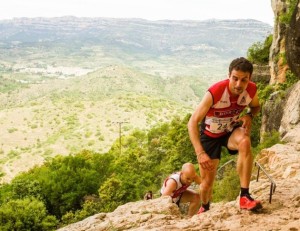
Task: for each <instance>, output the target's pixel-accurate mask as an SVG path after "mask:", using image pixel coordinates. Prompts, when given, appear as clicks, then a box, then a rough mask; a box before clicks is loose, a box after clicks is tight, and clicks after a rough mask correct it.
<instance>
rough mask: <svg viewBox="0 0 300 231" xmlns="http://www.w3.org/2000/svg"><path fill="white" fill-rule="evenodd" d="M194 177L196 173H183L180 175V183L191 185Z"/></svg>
mask: <svg viewBox="0 0 300 231" xmlns="http://www.w3.org/2000/svg"><path fill="white" fill-rule="evenodd" d="M195 177H196V173H195V174H191V173H183V174H182V179H181V183H183V184H191V183H193V182H194V179H195Z"/></svg>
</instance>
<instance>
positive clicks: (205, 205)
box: [202, 202, 210, 211]
mask: <svg viewBox="0 0 300 231" xmlns="http://www.w3.org/2000/svg"><path fill="white" fill-rule="evenodd" d="M209 205H210V204H209V202H208V203H207V204H203V203H202V207H203V208H204V209H205V211H206V210H209Z"/></svg>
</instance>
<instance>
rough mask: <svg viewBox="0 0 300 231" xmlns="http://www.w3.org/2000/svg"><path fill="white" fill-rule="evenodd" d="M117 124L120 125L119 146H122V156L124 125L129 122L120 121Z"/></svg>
mask: <svg viewBox="0 0 300 231" xmlns="http://www.w3.org/2000/svg"><path fill="white" fill-rule="evenodd" d="M115 123H117V124H119V145H120V155H121V154H122V124H124V123H128V122H125V121H118V122H115Z"/></svg>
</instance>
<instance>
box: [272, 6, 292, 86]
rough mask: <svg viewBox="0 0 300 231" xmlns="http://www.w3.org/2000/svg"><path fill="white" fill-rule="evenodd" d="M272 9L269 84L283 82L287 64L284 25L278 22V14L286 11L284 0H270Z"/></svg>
mask: <svg viewBox="0 0 300 231" xmlns="http://www.w3.org/2000/svg"><path fill="white" fill-rule="evenodd" d="M272 9H273V12H274V16H275V18H276V20H275V22H274V31H273V42H272V46H271V50H270V61H269V65H270V73H271V80H270V84H275V83H283V82H284V81H285V80H286V76H285V73H286V70H287V69H288V65H287V64H286V63H285V61H284V58H283V57H284V54H285V51H286V47H285V46H286V43H285V40H286V25H285V24H282V23H279V20H278V19H279V16H280V14H282V13H283V12H285V11H286V9H287V5H286V1H285V0H272Z"/></svg>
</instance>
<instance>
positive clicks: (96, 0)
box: [0, 0, 274, 26]
mask: <svg viewBox="0 0 300 231" xmlns="http://www.w3.org/2000/svg"><path fill="white" fill-rule="evenodd" d="M66 15H73V16H78V17H112V18H144V19H148V20H161V19H171V20H184V19H192V20H204V19H211V18H215V19H250V18H251V19H256V20H259V21H262V22H266V23H269V24H270V25H272V26H273V21H274V14H273V11H272V7H271V0H2V1H1V3H0V19H11V18H14V17H59V16H66Z"/></svg>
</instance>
